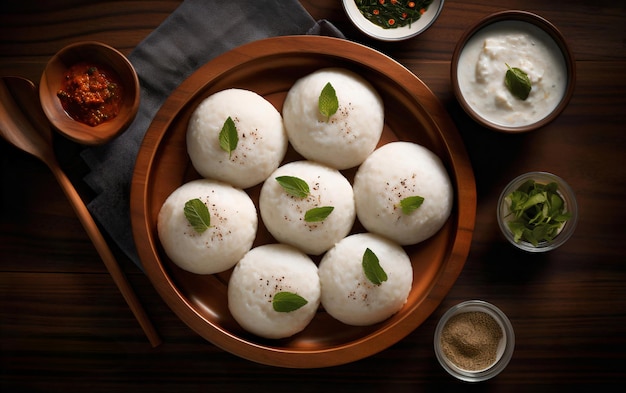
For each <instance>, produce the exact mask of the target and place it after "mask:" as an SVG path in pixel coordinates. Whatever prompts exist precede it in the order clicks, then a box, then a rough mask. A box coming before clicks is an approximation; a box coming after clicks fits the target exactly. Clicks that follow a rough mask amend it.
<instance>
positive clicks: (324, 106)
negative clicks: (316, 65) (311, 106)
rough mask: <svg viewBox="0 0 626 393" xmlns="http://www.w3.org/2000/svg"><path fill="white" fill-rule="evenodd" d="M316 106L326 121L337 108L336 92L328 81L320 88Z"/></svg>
mask: <svg viewBox="0 0 626 393" xmlns="http://www.w3.org/2000/svg"><path fill="white" fill-rule="evenodd" d="M317 105H318V108H319V111H320V113H321V114H322V116H324V117H325V118H326V121H328V120H329V119H330V117H331V116H332V115H334V114H335V113H336V112H337V110H338V109H339V101H338V100H337V93H336V92H335V88H334V87H333V85H331V84H330V82H328V83H327V84H326V86H324V88H323V89H322V92H321V93H320V96H319V99H318V103H317Z"/></svg>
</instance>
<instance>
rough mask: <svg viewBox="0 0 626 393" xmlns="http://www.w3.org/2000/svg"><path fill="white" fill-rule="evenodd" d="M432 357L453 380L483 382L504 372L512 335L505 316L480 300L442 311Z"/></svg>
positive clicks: (512, 341)
mask: <svg viewBox="0 0 626 393" xmlns="http://www.w3.org/2000/svg"><path fill="white" fill-rule="evenodd" d="M434 345H435V355H436V356H437V360H438V361H439V364H441V366H442V367H443V368H444V370H446V371H447V372H448V373H449V374H450V375H452V376H453V377H455V378H457V379H459V380H462V381H466V382H480V381H486V380H488V379H490V378H493V377H495V376H496V375H498V374H499V373H500V372H502V370H504V369H505V368H506V366H507V365H508V364H509V361H510V360H511V357H512V356H513V350H514V348H515V333H514V332H513V326H512V325H511V322H510V321H509V319H508V318H507V316H506V315H505V314H504V313H503V312H502V311H501V310H500V309H499V308H498V307H496V306H494V305H493V304H491V303H487V302H485V301H482V300H468V301H465V302H462V303H459V304H457V305H456V306H454V307H452V308H450V309H449V310H448V311H446V312H445V313H444V314H443V316H442V317H441V319H440V320H439V323H438V324H437V327H436V329H435V338H434Z"/></svg>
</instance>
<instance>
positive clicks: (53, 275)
mask: <svg viewBox="0 0 626 393" xmlns="http://www.w3.org/2000/svg"><path fill="white" fill-rule="evenodd" d="M179 3H180V2H179V1H158V2H153V1H108V2H100V1H99V2H92V1H85V0H66V1H57V2H46V1H35V0H28V1H19V2H18V1H13V0H9V1H8V2H3V3H2V6H0V7H2V11H1V12H0V75H1V76H5V75H20V76H24V77H28V78H30V79H33V80H38V78H39V76H40V74H41V72H42V71H43V68H44V66H45V63H46V61H47V60H48V58H49V57H50V56H52V54H53V53H55V52H56V51H57V50H58V49H60V48H61V47H63V46H65V45H66V44H68V43H70V42H73V41H78V40H84V39H95V40H99V41H103V42H105V43H108V44H109V45H112V46H114V47H116V48H118V49H120V50H121V51H122V52H123V53H126V54H128V53H130V51H131V50H132V48H134V47H135V46H136V45H137V44H138V43H139V42H140V41H141V40H142V39H143V38H144V37H145V36H146V35H147V34H149V33H150V31H152V30H153V29H154V28H155V27H157V26H158V25H159V24H160V23H161V22H162V21H163V20H164V19H165V18H166V17H167V15H169V13H171V12H172V11H173V10H174V9H175V8H176V6H177V5H178V4H179ZM302 3H303V4H304V6H305V7H306V8H307V10H309V12H311V14H312V15H313V16H314V17H315V18H316V19H319V18H327V19H329V20H330V21H332V22H333V23H335V24H336V25H337V26H338V27H339V28H341V29H342V30H343V31H344V32H345V33H346V34H347V35H348V37H349V38H351V39H352V40H354V41H357V42H361V43H365V44H367V45H369V46H371V47H374V48H375V49H378V50H380V51H382V52H383V53H386V54H388V55H390V56H392V57H393V58H395V59H396V60H398V61H399V62H400V63H401V64H403V65H404V66H406V67H407V68H409V69H410V70H411V71H413V72H414V73H415V74H416V75H417V76H418V77H420V78H421V79H422V80H423V81H424V82H425V83H426V84H427V85H428V86H429V87H430V88H431V89H432V90H433V92H434V93H435V95H436V96H437V97H438V98H439V99H440V100H441V102H442V104H443V105H444V107H445V108H446V109H447V111H448V113H449V114H450V115H451V117H452V118H453V120H454V121H455V123H456V125H457V127H458V129H459V132H460V134H461V137H462V138H463V140H464V142H465V145H466V148H467V150H468V154H469V156H470V159H471V161H472V165H473V168H474V172H475V176H476V182H477V192H478V205H477V220H476V226H475V231H474V237H473V241H472V246H471V249H470V253H469V257H468V259H467V262H466V264H465V267H464V270H463V271H462V272H461V275H460V277H459V279H458V280H457V282H456V284H455V285H454V286H453V288H452V289H451V291H450V292H449V293H448V295H447V297H446V298H445V299H444V301H443V303H442V304H441V305H440V307H439V308H438V309H437V310H436V311H435V312H434V313H433V315H431V317H430V318H428V319H427V320H426V321H425V322H424V324H422V325H421V326H420V327H419V328H418V329H416V330H415V331H414V332H413V333H411V334H410V335H409V336H408V337H407V338H405V339H404V340H402V341H401V342H399V343H398V344H396V345H394V346H392V347H391V348H389V349H387V350H385V351H383V352H381V353H379V354H377V355H374V356H372V357H369V358H367V359H364V360H361V361H357V362H354V363H350V364H347V365H344V366H338V367H331V368H323V369H312V370H291V369H282V368H274V367H269V366H263V365H259V364H256V363H252V362H249V361H246V360H243V359H240V358H238V357H236V356H234V355H231V354H229V353H227V352H224V351H222V350H220V349H218V348H216V347H215V346H213V345H211V344H209V343H208V342H206V341H205V340H204V339H202V338H201V337H200V336H198V335H197V334H196V333H195V332H193V331H192V330H191V329H189V328H188V327H187V326H186V325H185V324H183V323H182V322H181V321H180V320H179V319H178V318H177V317H176V316H175V315H174V314H173V313H172V312H171V311H170V310H169V309H168V307H167V306H166V305H165V303H164V302H163V301H162V300H161V299H160V298H159V296H158V294H157V293H156V291H155V290H154V288H153V287H152V285H151V284H150V282H149V281H148V279H147V278H146V277H145V275H144V274H143V273H142V272H141V271H140V270H139V269H138V268H137V267H135V266H134V265H133V264H132V263H131V262H130V261H128V260H126V259H125V258H124V257H123V256H122V255H119V256H118V260H119V261H120V262H121V263H122V265H123V268H124V270H125V272H126V274H127V276H128V278H129V280H130V281H131V284H132V285H133V287H134V288H135V290H136V291H137V292H138V295H139V297H140V299H141V300H142V302H143V303H144V306H145V307H146V309H147V311H148V314H150V317H151V318H152V320H153V322H154V323H155V325H156V326H157V328H158V329H159V333H160V334H161V336H162V337H163V339H164V343H163V344H162V345H161V346H160V347H159V348H156V349H152V348H151V347H150V345H149V343H148V342H147V340H146V338H145V336H144V335H143V333H142V331H141V329H140V327H139V326H138V324H137V323H136V321H135V320H134V318H133V315H132V313H131V312H130V310H129V309H128V308H127V306H126V303H125V302H124V300H123V298H122V297H121V295H120V294H119V292H117V288H116V287H115V285H114V283H113V281H112V279H111V277H110V276H109V275H108V274H107V272H106V270H105V268H104V266H103V264H102V262H101V261H100V259H99V257H98V254H97V253H96V251H95V249H94V248H93V246H92V245H91V243H90V242H89V239H88V237H87V235H86V234H85V233H84V231H83V229H82V227H81V225H80V222H79V221H78V219H77V218H76V217H75V215H74V213H73V211H72V208H71V206H70V205H69V203H68V202H67V201H66V200H65V197H64V195H63V193H62V191H61V189H60V188H59V187H58V186H57V185H56V183H55V181H54V178H53V177H52V175H51V174H50V173H49V171H48V170H47V168H46V167H45V166H44V165H43V164H41V163H39V162H38V161H36V160H35V159H34V158H31V157H29V156H27V155H26V154H24V153H21V152H19V151H16V150H15V149H14V148H13V147H12V146H10V145H9V144H8V143H6V142H4V141H3V140H0V179H1V181H0V390H1V391H3V392H5V391H6V392H22V391H26V392H68V391H76V392H82V391H88V390H91V391H122V392H126V391H132V390H138V389H142V390H146V391H154V392H159V391H164V392H165V391H168V392H171V391H176V392H191V391H212V392H220V391H230V392H233V391H251V390H252V389H260V390H263V391H274V392H283V391H284V392H287V391H290V392H291V391H294V390H296V391H301V392H314V391H315V392H317V391H320V390H323V389H328V388H334V389H333V390H347V391H356V390H361V391H372V392H374V391H376V392H378V391H390V392H409V391H410V392H419V391H439V390H443V391H446V390H452V389H455V390H489V391H498V392H499V391H502V392H511V391H564V390H565V389H568V388H569V389H571V390H573V391H590V390H592V389H593V390H597V391H620V390H621V389H620V387H623V385H625V384H626V372H625V371H624V369H623V366H622V365H623V363H624V360H626V334H625V333H626V327H625V326H626V263H625V262H624V261H626V244H625V242H624V240H625V239H626V230H625V229H624V223H626V213H625V210H624V209H623V207H622V206H623V203H624V202H623V201H624V199H625V198H626V165H625V164H626V162H625V158H624V157H625V151H626V150H625V149H626V133H624V131H623V129H624V124H626V110H625V109H626V82H625V78H623V72H624V70H626V50H625V47H624V42H626V30H625V29H624V25H625V24H626V10H625V7H626V6H625V5H624V2H615V1H608V0H604V1H597V2H580V1H576V2H572V1H564V0H563V1H552V2H546V1H542V0H526V1H520V0H504V1H479V2H471V3H470V2H461V1H453V0H448V1H446V3H445V6H444V10H443V12H442V14H441V16H440V18H439V20H438V21H437V22H436V24H435V25H433V26H432V27H431V29H429V30H428V31H427V32H426V33H424V34H423V35H421V36H419V37H416V38H415V39H412V40H410V41H406V42H402V43H381V42H375V41H372V40H369V39H367V38H365V37H364V36H362V35H360V34H359V33H358V32H356V31H355V29H354V28H353V26H352V25H351V24H350V22H349V21H347V20H346V18H345V16H344V14H343V11H342V8H341V4H340V2H339V1H335V0H320V1H314V0H311V1H303V2H302ZM503 9H525V10H528V11H533V12H536V13H538V14H540V15H542V16H544V17H546V18H548V19H549V20H551V21H552V22H553V23H554V24H555V25H556V26H557V27H558V28H559V29H561V31H562V33H563V34H564V36H565V37H566V39H567V40H568V43H569V44H570V46H571V48H572V49H573V51H574V55H575V58H576V60H577V71H578V79H577V84H576V91H575V92H574V96H573V97H572V100H571V101H570V104H569V105H568V107H567V108H566V109H565V111H564V112H563V113H562V114H561V116H560V117H559V118H558V119H557V120H556V121H554V122H553V123H551V124H550V125H548V126H547V127H545V128H544V129H541V130H539V131H536V132H533V133H530V134H526V135H514V136H510V135H501V134H497V133H494V132H490V131H487V130H485V129H482V128H480V127H478V126H477V125H475V123H473V122H472V121H471V120H470V119H469V117H468V116H467V115H466V114H465V113H463V111H462V109H461V108H460V106H459V105H458V104H457V103H456V101H455V100H454V98H453V96H452V93H451V90H450V78H449V65H450V57H451V55H452V50H453V49H454V46H455V45H456V41H457V39H458V38H459V37H460V36H461V34H462V32H463V31H464V30H465V29H466V28H468V27H469V26H470V25H471V24H472V23H473V22H475V21H477V20H478V19H480V18H481V17H483V16H485V15H487V14H489V13H491V12H495V11H499V10H503ZM56 147H57V151H59V152H61V153H63V157H62V164H63V166H64V169H65V170H66V172H68V174H70V176H71V177H72V179H73V180H74V184H75V185H76V187H77V188H79V190H81V191H82V195H84V197H85V199H88V198H89V197H90V192H89V190H88V189H87V187H86V186H85V185H84V184H83V183H82V181H81V178H82V175H83V174H84V173H85V171H86V168H85V166H84V164H83V163H82V161H81V160H80V158H79V152H80V149H81V148H80V146H77V145H74V144H73V143H70V142H67V141H65V140H63V139H61V138H57V140H56ZM530 170H547V171H551V172H554V173H556V174H558V175H559V176H561V177H563V178H564V179H566V181H567V182H568V183H569V184H570V185H571V186H572V187H573V188H574V190H575V192H576V195H577V198H578V202H579V205H580V211H581V216H580V221H579V224H578V227H577V230H576V232H575V233H574V235H573V237H572V238H571V239H570V240H569V241H568V243H567V244H566V245H564V246H562V247H561V248H559V249H558V250H556V251H553V252H551V253H549V254H545V255H528V254H523V253H520V252H518V251H515V250H514V249H512V248H511V247H510V246H508V245H507V244H506V243H505V241H504V239H502V238H501V236H500V234H499V233H498V229H497V225H496V221H495V203H496V201H497V198H498V195H499V193H500V190H501V189H502V188H503V187H504V185H505V184H506V183H507V182H508V181H509V180H510V179H512V178H513V177H514V176H516V175H517V174H520V173H522V172H525V171H530ZM120 254H121V253H120ZM474 298H478V299H483V300H487V301H489V302H491V303H494V304H495V305H497V306H498V307H500V308H501V309H502V310H503V311H504V312H505V313H506V314H507V315H508V316H509V318H510V319H511V321H512V323H513V326H514V329H515V333H516V342H517V344H516V349H515V353H514V355H513V359H512V360H511V363H510V364H509V366H508V367H507V368H506V370H505V371H504V372H502V374H500V375H499V376H498V377H496V378H495V379H493V380H491V381H489V382H486V383H481V384H479V385H476V386H472V385H467V384H463V383H459V382H457V381H455V380H453V379H452V378H451V377H449V376H448V375H447V374H446V373H445V371H444V370H443V369H442V368H441V367H440V366H439V364H438V363H437V361H436V359H435V356H434V353H433V350H432V335H433V333H434V328H435V325H436V323H437V321H438V319H439V317H440V316H441V315H442V314H443V312H445V310H446V309H447V308H448V307H450V306H452V305H454V304H456V303H458V302H460V301H463V300H468V299H474Z"/></svg>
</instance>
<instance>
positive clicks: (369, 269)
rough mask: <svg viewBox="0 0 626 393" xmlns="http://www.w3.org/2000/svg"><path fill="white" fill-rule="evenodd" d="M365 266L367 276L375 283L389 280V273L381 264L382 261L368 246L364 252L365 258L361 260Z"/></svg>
mask: <svg viewBox="0 0 626 393" xmlns="http://www.w3.org/2000/svg"><path fill="white" fill-rule="evenodd" d="M361 265H362V266H363V273H365V277H367V279H368V280H370V281H371V282H372V284H374V285H380V284H382V283H383V282H385V281H387V273H385V270H383V268H382V267H381V266H380V262H379V260H378V257H377V256H376V254H374V252H373V251H372V250H370V249H369V248H367V249H366V250H365V252H364V253H363V260H362V262H361Z"/></svg>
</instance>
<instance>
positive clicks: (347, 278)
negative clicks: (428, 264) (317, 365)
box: [319, 233, 413, 326]
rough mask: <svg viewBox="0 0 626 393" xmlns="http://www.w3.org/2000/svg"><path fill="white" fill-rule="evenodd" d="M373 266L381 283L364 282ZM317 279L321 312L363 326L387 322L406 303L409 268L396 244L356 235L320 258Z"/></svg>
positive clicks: (411, 274) (387, 240)
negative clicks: (381, 275)
mask: <svg viewBox="0 0 626 393" xmlns="http://www.w3.org/2000/svg"><path fill="white" fill-rule="evenodd" d="M366 253H368V256H365V254H366ZM373 259H375V260H376V262H373ZM373 263H377V264H378V266H379V267H380V269H382V271H383V272H384V276H385V277H384V279H379V280H375V281H372V280H371V279H370V278H368V275H367V274H366V271H372V270H374V266H372V264H373ZM319 276H320V284H321V287H322V296H321V303H322V306H323V307H324V309H325V310H326V311H327V312H328V313H329V314H330V315H331V316H332V317H333V318H335V319H337V320H339V321H341V322H343V323H345V324H348V325H355V326H366V325H371V324H374V323H378V322H381V321H383V320H385V319H387V318H389V317H390V316H391V315H393V314H395V313H396V312H397V311H398V310H400V308H402V306H403V305H404V304H405V303H406V300H407V298H408V296H409V292H410V291H411V285H412V284H413V267H412V265H411V260H410V258H409V256H408V255H407V254H406V252H405V251H404V249H403V248H402V247H401V246H400V245H398V244H397V243H394V242H392V241H391V240H389V239H386V238H384V237H382V236H379V235H375V234H372V233H359V234H354V235H351V236H348V237H346V238H344V239H343V240H341V241H340V242H339V243H337V244H336V245H335V246H334V247H333V248H331V249H330V250H329V251H328V252H327V253H326V254H325V255H324V257H323V258H322V260H321V262H320V265H319Z"/></svg>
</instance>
